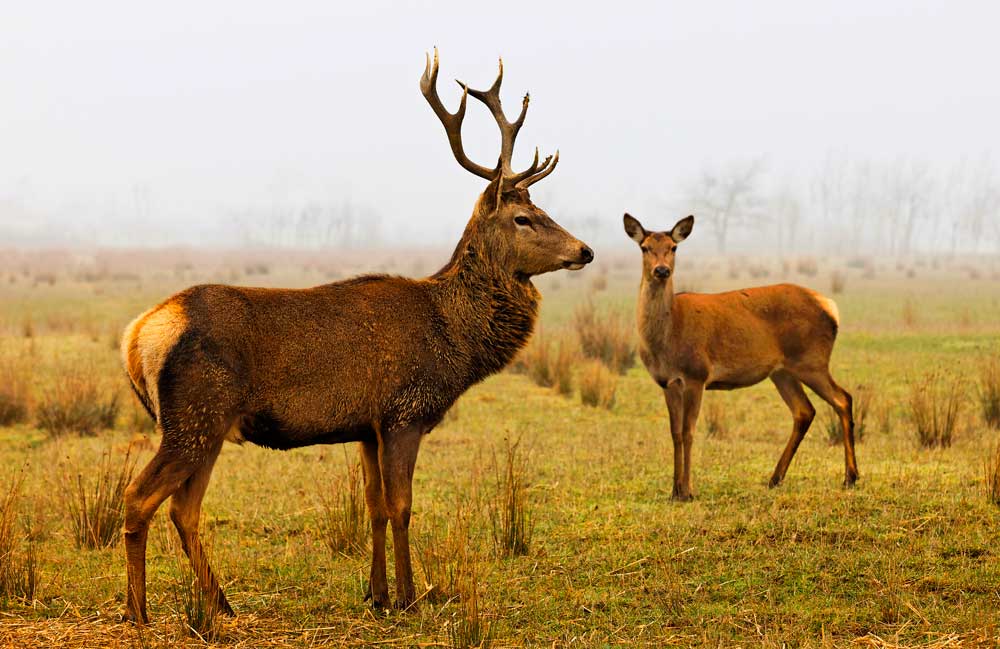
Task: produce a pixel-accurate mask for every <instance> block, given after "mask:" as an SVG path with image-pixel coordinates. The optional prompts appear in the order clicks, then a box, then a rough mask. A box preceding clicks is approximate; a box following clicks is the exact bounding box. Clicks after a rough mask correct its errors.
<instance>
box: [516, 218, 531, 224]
mask: <svg viewBox="0 0 1000 649" xmlns="http://www.w3.org/2000/svg"><path fill="white" fill-rule="evenodd" d="M514 223H517V224H518V225H531V219H529V218H528V217H526V216H515V217H514Z"/></svg>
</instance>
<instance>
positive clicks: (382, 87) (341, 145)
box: [0, 1, 1000, 252]
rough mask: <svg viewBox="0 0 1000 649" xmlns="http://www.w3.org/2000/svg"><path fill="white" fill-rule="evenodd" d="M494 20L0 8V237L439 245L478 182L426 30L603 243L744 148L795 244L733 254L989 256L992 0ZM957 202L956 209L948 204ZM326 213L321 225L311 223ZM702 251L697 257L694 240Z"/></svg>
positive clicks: (407, 9)
mask: <svg viewBox="0 0 1000 649" xmlns="http://www.w3.org/2000/svg"><path fill="white" fill-rule="evenodd" d="M504 9H505V11H504V12H503V13H499V12H498V11H497V9H496V8H495V7H492V6H479V5H468V4H466V3H447V6H444V7H442V5H441V4H440V3H435V4H434V5H433V6H432V5H431V4H430V3H428V4H426V5H425V4H422V3H406V4H405V5H404V6H396V5H395V4H393V3H365V4H352V5H346V6H345V5H342V4H340V3H335V4H329V3H320V2H310V3H294V4H293V5H283V6H281V7H278V6H271V7H263V6H261V7H248V6H245V5H244V4H242V3H213V4H211V5H201V4H194V3H174V4H171V5H169V6H140V5H130V4H117V3H97V4H87V5H67V6H49V5H47V4H46V3H40V4H39V3H33V4H21V5H13V6H10V7H8V8H7V9H6V10H5V19H4V21H3V23H2V24H0V43H2V44H0V61H2V66H3V70H4V73H5V77H6V78H7V83H8V93H6V94H7V96H6V97H5V100H4V101H3V102H0V141H3V142H4V155H3V156H0V239H4V240H5V241H3V243H4V244H6V245H20V246H24V245H30V246H45V245H73V244H77V245H79V244H83V245H105V246H158V245H194V246H199V245H210V246H227V245H231V246H237V247H238V246H242V245H293V244H296V243H298V244H301V243H302V242H303V241H305V242H306V243H316V242H317V241H318V242H319V243H320V244H322V245H326V244H328V243H337V244H345V245H347V244H350V245H360V244H365V243H366V242H367V243H368V244H384V245H400V244H402V243H413V244H419V245H429V246H447V245H449V244H450V243H451V242H453V241H454V240H456V239H457V237H458V235H459V233H460V232H461V229H462V227H463V226H464V224H465V221H466V219H467V218H468V215H469V213H470V211H471V209H472V205H473V203H474V201H475V198H476V196H477V194H478V192H479V191H481V189H482V187H483V184H484V183H483V181H482V180H480V179H478V178H476V177H474V176H472V175H471V174H469V173H467V172H465V171H464V170H462V169H461V168H460V167H459V166H458V165H457V164H456V163H455V161H454V159H453V158H452V156H451V153H450V151H449V149H448V145H447V142H446V139H445V136H444V132H443V129H442V127H441V125H440V123H439V122H438V121H437V119H436V118H435V117H434V115H433V113H432V112H431V110H430V109H429V107H428V106H427V105H426V103H425V101H424V99H423V97H422V96H421V95H420V92H419V89H418V80H419V77H420V74H421V72H422V70H423V66H424V53H425V52H428V51H431V50H432V48H433V47H434V46H435V45H436V46H437V47H438V48H439V50H440V54H441V77H440V80H439V91H440V93H441V97H442V99H443V101H444V102H445V104H446V106H447V107H448V108H449V109H451V110H454V109H455V107H456V106H457V104H458V99H459V90H458V88H457V86H455V84H454V83H452V82H451V79H453V78H459V79H462V80H465V81H467V82H468V83H469V84H470V85H471V86H473V87H480V88H483V87H486V86H488V85H489V84H490V83H491V81H492V80H493V78H494V76H495V74H496V59H497V57H498V56H499V55H502V56H503V57H504V63H505V80H504V93H503V96H504V100H505V105H506V106H507V109H508V112H509V113H511V112H515V111H516V108H517V105H518V100H519V98H520V96H521V95H522V94H523V93H524V92H525V91H530V92H531V97H532V103H531V108H530V110H529V113H528V118H527V121H526V125H525V127H524V129H523V131H522V133H521V135H520V137H519V141H518V149H517V152H516V155H515V158H516V159H517V160H519V161H521V162H522V163H524V164H526V163H527V161H528V159H529V158H530V155H531V152H532V151H533V149H534V146H536V145H537V146H539V148H540V149H541V151H542V152H543V153H551V152H553V151H554V150H556V149H559V150H560V152H561V162H560V165H559V168H558V169H557V170H556V171H555V173H553V174H552V175H551V176H550V177H549V178H547V179H546V180H545V181H543V182H541V183H539V184H538V185H536V186H535V187H534V188H533V198H534V199H535V202H536V203H537V204H538V205H539V206H540V207H542V208H544V209H546V210H547V211H548V212H549V213H550V214H551V215H552V216H553V217H554V218H555V219H556V220H558V221H560V222H561V223H563V224H564V225H567V226H568V227H569V226H570V225H575V226H577V227H579V228H583V229H584V230H585V231H584V232H582V233H581V236H589V237H593V238H595V239H596V240H597V242H598V243H600V242H604V241H616V242H618V237H619V236H622V237H623V235H620V228H621V226H620V218H621V213H622V212H623V211H629V212H631V213H633V214H635V215H637V216H639V217H640V218H641V219H642V220H643V221H644V222H648V223H649V224H650V225H652V226H654V227H668V226H669V225H670V224H672V223H673V221H674V220H676V219H677V218H679V217H680V216H682V215H683V214H686V213H688V212H695V213H696V214H697V213H699V207H700V208H701V210H702V211H704V210H705V207H704V205H701V204H698V203H697V201H694V200H693V195H694V194H695V193H696V192H694V191H693V189H692V187H693V185H695V184H697V182H698V179H699V178H701V177H703V175H704V174H705V172H706V171H709V172H711V173H713V174H718V175H719V176H720V177H725V176H726V174H727V173H730V170H734V169H739V168H740V167H741V166H743V167H745V166H747V165H750V164H752V163H753V162H754V161H760V164H761V171H760V172H759V174H758V175H757V176H756V180H755V196H754V197H753V198H754V199H755V200H753V201H748V202H747V207H746V209H747V211H748V214H749V213H750V212H751V211H752V212H753V213H754V214H755V216H754V218H758V219H760V220H761V223H767V224H768V225H767V228H768V229H767V232H769V233H770V232H771V231H772V230H774V231H775V232H778V230H779V221H781V218H783V217H779V216H776V215H775V214H776V213H775V210H776V209H780V206H781V205H785V206H787V205H788V204H789V200H792V203H794V204H795V205H796V206H797V207H796V209H797V210H798V211H799V212H801V213H802V216H801V218H800V219H799V222H798V223H799V224H798V225H797V226H796V227H798V228H799V233H798V234H797V235H795V234H794V233H793V236H792V237H791V238H788V239H787V241H786V242H785V243H784V244H782V243H781V242H780V241H779V242H778V243H775V241H772V240H771V239H773V238H774V237H773V236H772V235H770V234H769V235H768V236H767V237H766V239H767V241H764V242H762V241H761V240H760V239H761V237H760V234H761V232H762V230H761V229H760V228H761V227H763V226H760V227H755V226H751V227H743V228H740V227H739V224H737V225H736V226H734V228H733V232H732V235H731V236H730V238H729V243H728V247H729V249H730V250H733V251H736V252H739V251H742V250H755V249H760V248H761V247H769V248H770V247H781V246H782V245H786V246H787V245H800V246H810V247H816V246H824V245H827V243H829V242H836V245H837V246H839V248H840V250H849V249H851V247H852V246H855V245H861V244H862V243H864V244H865V245H870V246H885V245H887V244H886V242H887V241H890V240H894V239H896V238H898V237H899V236H901V235H900V234H899V233H900V232H904V231H906V230H907V229H910V230H912V229H914V228H916V231H915V232H907V234H906V236H907V237H908V239H907V242H906V244H905V245H900V246H899V250H911V249H936V248H938V247H946V246H945V244H944V243H942V242H946V243H949V245H951V247H952V248H962V249H968V250H982V249H985V250H990V251H994V250H996V249H998V248H1000V229H998V228H994V227H993V226H994V224H995V221H996V220H997V219H996V216H997V213H998V210H997V207H996V205H997V200H996V194H997V191H996V189H997V175H996V172H995V166H994V165H993V162H992V161H993V159H994V157H995V154H996V153H997V152H998V151H1000V129H998V128H997V127H996V115H998V114H1000V88H998V87H997V84H996V83H995V82H990V81H989V79H991V78H993V77H994V76H995V70H994V69H993V68H994V67H995V63H996V61H997V60H1000V44H998V43H997V41H996V39H995V38H994V34H993V32H994V30H995V25H996V24H997V22H998V19H1000V5H995V4H991V3H972V4H968V5H961V6H958V5H955V4H953V3H945V2H923V3H910V2H902V1H894V2H884V3H878V4H877V5H872V4H870V3H861V2H849V3H821V4H816V3H809V5H802V4H800V3H793V2H766V3H755V4H754V5H753V6H752V7H751V6H748V5H743V4H739V3H723V2H719V3H699V4H697V5H688V4H684V5H682V4H670V5H664V4H661V3H618V4H616V5H615V7H614V13H609V12H608V11H606V10H604V11H602V10H599V9H596V8H592V7H585V6H581V5H575V4H574V5H566V4H562V5H560V6H558V7H554V6H549V5H538V4H529V3H513V4H508V5H505V6H504ZM465 133H466V136H465V140H466V142H467V149H468V150H469V153H470V156H471V157H472V158H473V159H474V160H477V161H479V162H481V163H483V164H491V161H492V160H494V159H495V156H496V154H497V151H498V136H497V134H496V129H495V126H494V125H493V123H492V120H491V119H490V118H489V117H488V113H487V112H486V110H485V109H484V108H483V107H482V106H481V105H479V104H478V103H477V102H474V101H470V104H469V110H468V116H467V118H466V129H465ZM962 164H965V165H966V167H965V168H967V172H961V173H959V172H957V171H956V170H959V169H962V167H961V165H962ZM837 170H839V171H837ZM732 173H735V172H732ZM963 174H964V175H963ZM832 176H842V177H843V178H849V180H844V181H843V182H842V183H841V184H842V185H843V187H841V188H840V189H838V190H837V191H839V192H840V194H841V195H842V196H841V199H838V200H833V199H830V198H829V197H827V199H824V200H825V202H823V203H822V205H821V204H820V203H821V200H820V198H819V196H820V194H821V193H820V192H818V190H817V187H818V184H817V181H818V180H819V179H822V178H829V177H832ZM958 176H961V178H959V180H956V178H957V177H958ZM834 184H836V183H834ZM904 186H905V187H904ZM873 188H874V189H873ZM862 189H864V191H865V192H867V193H865V194H864V197H867V198H863V197H862V193H861V192H862ZM977 192H978V193H977ZM974 193H975V194H976V195H977V196H979V194H982V198H981V199H978V198H977V199H976V201H972V202H975V203H976V205H977V206H978V207H975V208H973V207H961V208H959V207H957V206H958V205H959V204H964V203H963V201H965V202H968V201H970V200H972V199H970V198H969V197H970V196H972V195H973V194H974ZM890 194H891V196H889V195H890ZM904 194H905V196H904ZM848 195H850V197H851V198H848ZM876 195H878V196H880V197H882V198H880V199H879V201H878V202H877V204H875V203H876V202H875V200H874V198H872V197H874V196H876ZM886 196H888V198H886ZM862 200H864V201H867V202H866V204H865V205H864V209H861V207H859V205H860V203H861V202H862ZM851 201H853V203H851ZM977 201H978V202H977ZM849 203H850V204H851V205H853V207H852V206H849ZM869 203H870V204H869ZM899 205H906V206H908V207H907V208H906V209H907V210H911V211H912V212H913V214H912V216H907V215H902V216H898V218H897V220H898V222H899V223H898V225H894V226H891V227H890V226H888V225H887V226H885V227H884V228H882V229H881V230H880V232H881V234H879V235H878V236H877V237H876V236H875V235H873V234H871V235H870V233H869V234H865V235H864V236H862V235H861V234H859V233H858V232H857V231H858V229H859V228H864V227H867V225H866V224H867V223H868V222H869V221H871V219H872V218H873V215H879V216H880V217H881V215H883V214H885V213H887V211H891V210H892V209H899V208H898V206H899ZM977 209H978V210H979V212H977V213H979V217H978V218H979V219H980V221H982V220H983V219H984V218H985V219H986V220H985V224H986V226H989V227H985V228H984V226H983V225H982V223H980V230H979V231H978V234H977V230H975V229H974V228H973V227H972V226H968V227H967V226H966V225H962V231H961V234H955V235H954V236H952V235H951V234H950V229H951V228H952V227H953V226H952V225H951V224H950V222H949V224H948V225H947V228H945V226H943V225H942V223H941V222H939V218H943V219H945V220H948V219H952V218H954V219H958V218H959V216H952V213H953V212H954V213H957V212H960V211H961V212H962V213H963V214H964V213H965V212H967V211H970V210H973V211H975V210H977ZM345 214H347V215H349V217H348V218H347V221H349V224H348V225H347V226H344V227H343V228H342V229H341V230H337V231H332V230H331V229H330V228H329V227H327V226H326V225H325V223H326V222H327V220H328V218H330V215H335V216H336V218H338V219H341V220H343V219H344V215H345ZM939 215H944V216H943V217H939ZM282 218H286V219H288V220H289V223H285V222H283V221H282V222H280V223H279V221H281V219H282ZM886 218H889V217H886ZM961 218H962V219H966V220H968V219H971V218H972V217H966V216H964V215H963V216H961ZM291 221H294V224H292V223H291ZM305 221H308V223H306V225H302V223H303V222H305ZM904 221H905V222H906V223H904ZM910 221H912V223H911V222H910ZM711 223H712V221H711V216H710V215H705V216H704V217H703V218H701V219H700V225H701V226H702V227H705V228H706V229H709V228H711ZM956 223H957V220H956ZM963 223H965V221H963ZM782 227H783V226H782ZM954 227H955V228H956V230H955V232H956V233H957V232H958V230H957V228H958V225H955V226H954ZM295 228H298V231H297V233H296V232H291V230H294V229H295ZM303 228H305V229H303ZM942 228H945V229H948V230H949V237H951V238H950V239H949V237H944V236H941V231H942ZM286 230H287V231H286ZM318 231H322V232H323V233H324V234H323V236H322V237H319V238H317V235H316V232H318ZM869 235H870V236H869ZM775 236H778V237H779V238H780V237H782V236H785V235H780V233H779V235H775ZM865 242H868V243H865ZM619 243H620V244H621V245H625V244H626V243H627V242H625V241H624V240H622V241H620V242H619ZM317 245H319V244H317ZM698 245H702V246H706V247H712V246H713V245H714V243H713V239H712V238H711V235H709V234H708V233H707V232H706V233H705V234H704V235H702V239H701V240H700V241H699V243H698ZM893 245H895V244H894V243H893ZM899 250H897V251H899Z"/></svg>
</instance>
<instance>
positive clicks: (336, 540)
mask: <svg viewBox="0 0 1000 649" xmlns="http://www.w3.org/2000/svg"><path fill="white" fill-rule="evenodd" d="M344 462H345V464H346V466H347V473H346V475H343V476H339V477H338V478H337V479H335V480H334V481H333V482H332V484H331V485H329V486H328V487H327V489H325V490H324V491H323V492H320V494H319V498H320V504H321V517H320V532H321V533H322V535H323V542H324V543H326V546H327V547H328V548H330V551H331V552H334V553H336V554H350V553H358V552H361V551H363V550H364V548H365V543H366V541H367V540H368V530H369V523H368V513H367V510H366V505H365V481H364V474H363V472H362V470H361V463H360V462H358V461H355V462H351V461H350V460H348V458H347V452H346V451H345V452H344Z"/></svg>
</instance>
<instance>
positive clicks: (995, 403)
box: [977, 356, 1000, 429]
mask: <svg viewBox="0 0 1000 649" xmlns="http://www.w3.org/2000/svg"><path fill="white" fill-rule="evenodd" d="M977 388H978V390H977V393H978V397H979V410H980V413H981V414H982V417H983V421H984V422H985V423H986V425H987V426H989V427H990V428H993V429H998V428H1000V360H998V358H997V357H996V356H994V357H992V358H990V359H989V360H987V361H986V362H984V363H983V366H982V368H980V371H979V383H978V385H977Z"/></svg>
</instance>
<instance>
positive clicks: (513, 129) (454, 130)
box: [420, 47, 559, 188]
mask: <svg viewBox="0 0 1000 649" xmlns="http://www.w3.org/2000/svg"><path fill="white" fill-rule="evenodd" d="M426 59H427V63H426V66H425V67H424V75H423V77H421V79H420V91H421V92H422V93H423V95H424V97H425V98H426V99H427V103H429V104H430V105H431V109H433V110H434V114H435V115H437V116H438V119H439V120H441V123H442V124H443V125H444V130H445V132H446V133H447V134H448V143H449V144H450V145H451V151H452V153H453V154H455V159H456V160H458V164H460V165H462V167H464V168H465V169H467V170H468V171H471V172H472V173H474V174H476V175H477V176H479V177H480V178H486V179H487V180H493V179H494V178H496V177H497V175H500V176H501V178H502V180H503V183H504V184H505V185H507V186H510V187H520V188H527V187H530V186H531V185H533V184H535V183H536V182H538V181H539V180H541V179H542V178H545V177H546V176H548V175H549V174H550V173H552V171H553V170H554V169H555V168H556V165H557V164H558V163H559V152H558V151H556V154H555V157H553V156H548V157H546V158H545V161H544V162H542V164H541V166H539V164H538V149H537V148H535V159H534V161H533V162H532V163H531V166H530V167H528V168H527V169H525V170H524V171H522V172H520V173H514V170H513V169H512V168H511V159H512V158H513V155H514V142H515V141H516V140H517V133H518V131H520V130H521V125H522V124H524V118H525V116H526V115H527V114H528V101H529V100H530V96H529V95H528V94H527V93H525V95H524V99H523V100H522V102H521V114H520V115H518V117H517V119H516V120H514V121H513V122H509V121H507V116H506V115H505V114H504V112H503V107H502V106H501V104H500V84H501V83H502V82H503V59H501V60H500V71H499V72H498V73H497V78H496V81H494V82H493V85H492V86H490V88H489V90H473V89H472V88H469V86H468V85H467V84H465V83H463V82H461V81H458V85H459V86H461V87H462V101H461V103H460V104H459V106H458V111H456V112H455V113H454V114H452V113H449V112H448V111H447V110H446V109H445V107H444V105H443V104H442V103H441V99H440V98H439V97H438V94H437V75H438V51H437V48H436V47H435V48H434V62H433V64H432V63H431V59H430V56H429V55H428V56H427V57H426ZM469 95H472V96H473V97H475V98H476V99H478V100H479V101H481V102H483V103H484V104H486V107H487V108H489V110H490V113H491V114H492V115H493V119H494V120H496V123H497V126H498V127H499V128H500V159H499V160H498V161H497V165H496V166H495V167H493V168H492V169H489V168H487V167H483V166H482V165H478V164H476V163H475V162H473V161H472V160H470V159H469V158H468V156H466V155H465V150H464V149H463V147H462V120H463V119H464V118H465V104H466V100H467V99H468V96H469Z"/></svg>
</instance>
